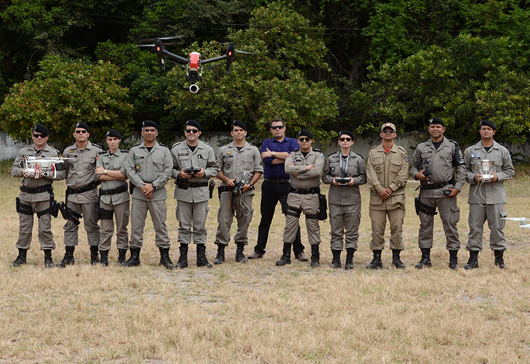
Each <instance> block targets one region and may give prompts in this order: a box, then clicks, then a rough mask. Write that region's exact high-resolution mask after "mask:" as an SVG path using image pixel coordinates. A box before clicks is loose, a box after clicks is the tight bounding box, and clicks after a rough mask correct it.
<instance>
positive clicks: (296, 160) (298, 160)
mask: <svg viewBox="0 0 530 364" xmlns="http://www.w3.org/2000/svg"><path fill="white" fill-rule="evenodd" d="M294 161H295V162H301V161H302V160H301V159H295V160H294Z"/></svg>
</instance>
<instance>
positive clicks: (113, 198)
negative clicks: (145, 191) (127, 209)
mask: <svg viewBox="0 0 530 364" xmlns="http://www.w3.org/2000/svg"><path fill="white" fill-rule="evenodd" d="M128 157H129V153H128V152H127V151H122V150H119V149H118V150H117V151H116V153H114V154H112V155H111V154H110V151H108V150H107V151H105V152H101V153H100V154H99V157H98V161H97V165H98V166H101V167H103V168H105V169H108V170H109V171H120V172H121V173H123V174H124V175H125V176H127V171H126V170H125V162H126V161H127V158H128ZM98 178H99V177H98ZM123 184H127V182H125V181H124V180H118V179H116V180H112V181H102V183H101V186H100V189H101V190H113V189H115V188H117V187H119V186H121V185H123ZM100 199H101V201H103V202H104V203H106V204H107V205H118V204H120V203H124V202H127V201H129V200H130V197H129V189H127V191H124V192H120V193H117V194H114V195H103V196H101V197H100Z"/></svg>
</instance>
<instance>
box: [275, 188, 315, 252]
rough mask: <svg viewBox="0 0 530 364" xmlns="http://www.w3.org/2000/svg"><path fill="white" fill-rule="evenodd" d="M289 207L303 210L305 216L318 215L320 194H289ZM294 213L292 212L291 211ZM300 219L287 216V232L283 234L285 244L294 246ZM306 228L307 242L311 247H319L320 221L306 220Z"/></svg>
mask: <svg viewBox="0 0 530 364" xmlns="http://www.w3.org/2000/svg"><path fill="white" fill-rule="evenodd" d="M287 205H289V207H294V208H296V209H299V210H302V211H303V212H304V214H305V215H316V214H317V213H318V208H319V205H320V204H319V201H318V194H317V193H312V194H305V195H302V194H299V193H292V192H291V193H289V195H288V196H287ZM290 212H292V211H290ZM299 219H300V218H299V217H295V216H291V215H285V230H284V232H283V242H284V243H288V244H292V242H293V241H294V239H295V238H296V233H297V231H298V227H299V225H300V221H299ZM306 227H307V240H308V241H309V244H310V245H319V244H320V226H319V224H318V219H307V218H306Z"/></svg>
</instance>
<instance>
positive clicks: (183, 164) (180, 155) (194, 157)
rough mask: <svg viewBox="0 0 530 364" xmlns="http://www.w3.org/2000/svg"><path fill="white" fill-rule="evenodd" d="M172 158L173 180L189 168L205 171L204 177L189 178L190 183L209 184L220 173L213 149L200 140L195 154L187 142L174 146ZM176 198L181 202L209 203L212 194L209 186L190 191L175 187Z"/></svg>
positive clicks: (189, 189)
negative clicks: (182, 170)
mask: <svg viewBox="0 0 530 364" xmlns="http://www.w3.org/2000/svg"><path fill="white" fill-rule="evenodd" d="M171 156H172V157H173V174H172V177H173V178H177V177H178V174H179V172H180V170H181V169H185V168H188V167H200V168H202V169H203V170H204V177H201V178H199V177H191V178H188V179H187V181H188V182H190V183H197V182H208V179H209V178H212V177H215V176H217V173H219V168H218V167H217V163H216V161H215V152H214V151H213V148H212V147H210V146H209V145H208V144H206V143H204V142H202V141H200V140H199V144H197V146H196V147H195V150H194V151H193V152H192V151H191V149H190V148H189V147H188V144H187V143H186V142H185V141H184V142H180V143H176V144H174V145H173V148H172V149H171ZM174 197H175V199H177V200H179V201H183V202H190V203H195V202H204V201H208V199H209V197H210V193H209V191H208V186H203V187H188V189H182V188H178V187H175V194H174Z"/></svg>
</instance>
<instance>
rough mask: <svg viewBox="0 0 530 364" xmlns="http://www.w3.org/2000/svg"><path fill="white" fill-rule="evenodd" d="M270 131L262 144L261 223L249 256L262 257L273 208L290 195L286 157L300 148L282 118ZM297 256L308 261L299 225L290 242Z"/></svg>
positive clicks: (250, 257) (272, 124)
mask: <svg viewBox="0 0 530 364" xmlns="http://www.w3.org/2000/svg"><path fill="white" fill-rule="evenodd" d="M270 131H271V133H272V135H273V138H270V139H265V140H264V141H263V144H262V145H261V159H262V160H263V164H264V165H265V175H264V177H265V179H264V182H263V184H262V185H261V222H260V224H259V228H258V242H257V244H256V246H255V247H254V253H253V254H252V255H251V256H249V257H248V258H249V259H259V258H263V255H264V254H265V247H266V246H267V239H268V237H269V230H270V227H271V222H272V218H273V216H274V210H275V209H276V205H277V204H278V201H279V200H280V198H281V197H283V196H285V197H287V195H288V194H289V189H290V188H291V184H290V183H289V178H290V176H289V175H288V174H286V173H285V169H284V165H285V159H286V158H287V157H288V156H289V154H290V153H291V152H292V151H293V150H296V149H298V148H299V146H298V141H297V140H296V139H293V138H288V137H286V136H285V124H284V122H283V120H282V119H274V120H273V121H271V125H270ZM293 250H294V255H295V257H296V259H298V260H300V261H303V262H307V257H306V256H305V254H304V246H303V245H302V242H301V239H300V228H298V232H297V234H296V239H295V241H294V243H293Z"/></svg>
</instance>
